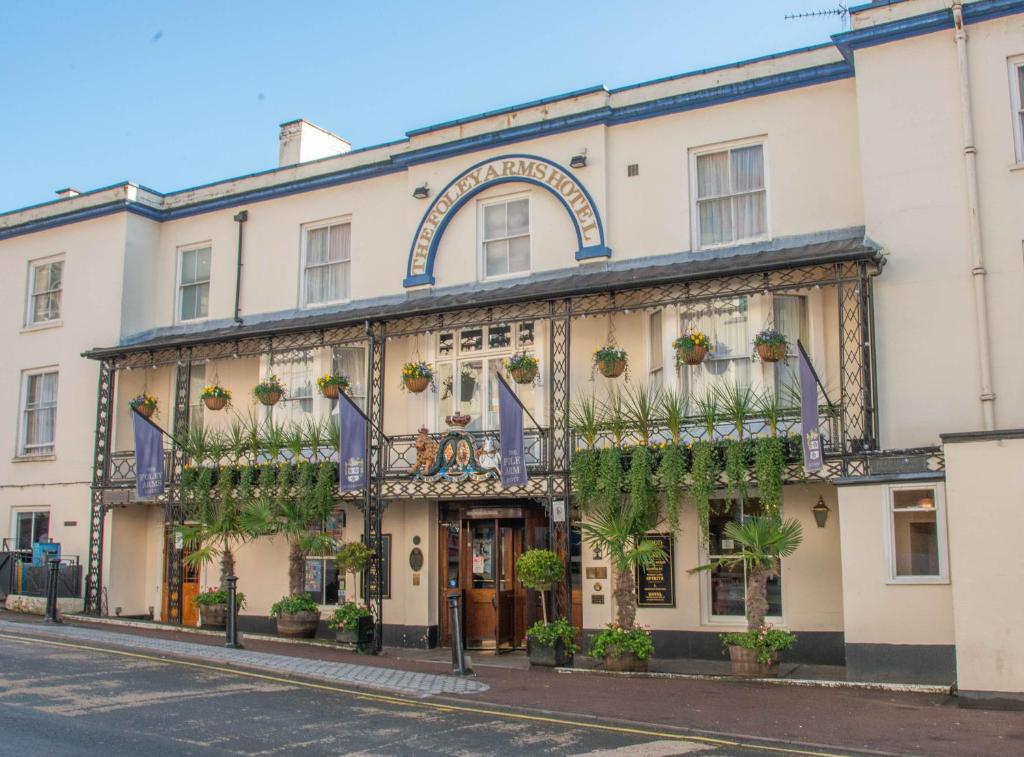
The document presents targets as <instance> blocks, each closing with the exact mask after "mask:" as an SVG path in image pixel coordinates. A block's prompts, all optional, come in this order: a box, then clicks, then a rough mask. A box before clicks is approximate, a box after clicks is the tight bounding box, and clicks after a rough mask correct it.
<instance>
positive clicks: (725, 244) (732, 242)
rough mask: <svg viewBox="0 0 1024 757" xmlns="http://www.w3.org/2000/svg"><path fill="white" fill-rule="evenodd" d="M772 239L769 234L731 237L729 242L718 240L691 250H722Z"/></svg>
mask: <svg viewBox="0 0 1024 757" xmlns="http://www.w3.org/2000/svg"><path fill="white" fill-rule="evenodd" d="M770 241H772V238H771V236H769V235H767V234H766V235H763V236H759V237H743V238H742V239H731V240H729V241H728V242H718V243H717V244H705V245H698V246H696V247H694V248H693V250H692V251H691V252H714V251H715V250H721V249H722V248H725V247H735V246H737V245H740V244H755V243H757V242H770Z"/></svg>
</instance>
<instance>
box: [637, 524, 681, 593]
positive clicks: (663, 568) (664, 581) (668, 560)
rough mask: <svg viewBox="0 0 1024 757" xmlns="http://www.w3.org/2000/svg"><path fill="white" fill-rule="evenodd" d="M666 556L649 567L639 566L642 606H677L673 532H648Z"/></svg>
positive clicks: (638, 579)
mask: <svg viewBox="0 0 1024 757" xmlns="http://www.w3.org/2000/svg"><path fill="white" fill-rule="evenodd" d="M646 538H647V539H649V540H651V541H653V542H654V543H655V544H657V545H658V546H659V547H661V550H662V552H664V553H665V558H664V559H660V560H656V561H654V562H653V563H651V564H650V565H649V566H648V567H647V569H646V570H645V569H643V568H640V567H638V568H637V575H636V587H637V604H638V605H639V606H640V607H675V606H676V598H675V594H674V593H673V590H672V570H673V559H672V534H647V537H646Z"/></svg>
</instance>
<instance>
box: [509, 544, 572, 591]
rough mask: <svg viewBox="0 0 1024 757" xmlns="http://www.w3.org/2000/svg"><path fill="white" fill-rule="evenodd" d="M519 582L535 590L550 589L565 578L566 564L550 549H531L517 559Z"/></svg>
mask: <svg viewBox="0 0 1024 757" xmlns="http://www.w3.org/2000/svg"><path fill="white" fill-rule="evenodd" d="M516 577H517V578H518V579H519V583H521V584H522V585H523V586H525V587H526V588H527V589H533V590H534V591H550V590H551V588H552V587H553V586H555V585H556V584H557V583H559V582H560V581H561V580H562V579H563V578H565V565H563V564H562V561H561V560H560V559H559V557H558V555H556V554H555V553H554V552H552V551H551V550H549V549H529V550H527V551H526V552H523V554H521V555H520V556H519V559H518V560H516Z"/></svg>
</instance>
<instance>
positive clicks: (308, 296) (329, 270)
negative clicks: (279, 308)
mask: <svg viewBox="0 0 1024 757" xmlns="http://www.w3.org/2000/svg"><path fill="white" fill-rule="evenodd" d="M351 265H352V224H350V223H335V224H331V225H325V226H319V227H316V228H307V229H306V231H305V249H304V251H303V260H302V304H303V305H323V304H326V303H330V302H339V301H341V300H347V299H348V298H349V281H350V278H351V271H350V267H351Z"/></svg>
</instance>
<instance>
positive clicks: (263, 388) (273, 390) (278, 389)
mask: <svg viewBox="0 0 1024 757" xmlns="http://www.w3.org/2000/svg"><path fill="white" fill-rule="evenodd" d="M252 393H253V395H254V396H255V397H256V399H261V398H263V397H266V396H267V395H269V394H280V395H281V396H282V397H283V396H284V395H285V388H284V384H282V383H281V379H279V378H278V377H277V376H276V375H274V374H273V373H272V374H270V375H269V376H267V377H266V378H264V379H263V380H262V381H260V382H259V383H258V384H256V386H254V387H253V388H252Z"/></svg>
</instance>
